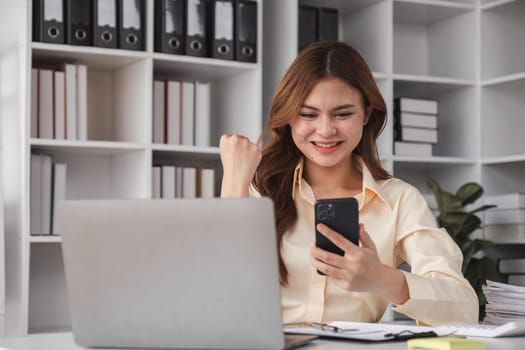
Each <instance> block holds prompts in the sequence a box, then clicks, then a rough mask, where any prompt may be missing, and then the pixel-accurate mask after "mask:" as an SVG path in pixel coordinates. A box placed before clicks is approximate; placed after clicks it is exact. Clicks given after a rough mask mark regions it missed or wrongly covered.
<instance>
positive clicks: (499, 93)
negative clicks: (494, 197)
mask: <svg viewBox="0 0 525 350" xmlns="http://www.w3.org/2000/svg"><path fill="white" fill-rule="evenodd" d="M292 3H293V4H292ZM300 4H303V5H310V6H318V7H332V8H337V9H338V10H339V38H340V40H341V41H344V42H347V43H349V44H351V45H352V46H354V47H355V48H356V49H358V50H359V51H360V52H361V53H362V54H363V56H364V57H365V59H366V60H367V62H368V63H369V65H370V67H371V69H372V71H373V72H374V77H375V78H376V81H377V83H378V85H379V88H380V90H381V92H382V93H383V96H384V98H385V101H386V102H387V106H388V110H389V115H388V123H387V126H386V128H385V130H384V132H383V134H382V135H381V136H380V139H379V142H378V145H379V149H380V156H381V159H382V163H383V165H384V166H386V167H387V168H388V170H390V171H391V172H392V173H393V174H394V176H396V177H400V178H402V179H405V180H407V181H409V182H411V183H413V184H415V185H416V186H417V187H418V188H419V189H420V190H421V191H422V192H423V193H427V194H428V193H430V189H429V188H428V187H427V185H426V179H427V178H428V177H430V176H431V177H433V178H435V179H437V181H438V182H439V183H440V184H442V185H443V186H444V187H445V188H447V189H449V190H451V191H452V190H455V189H457V187H458V186H459V185H461V184H463V183H465V182H467V181H478V182H481V184H482V185H483V186H484V188H485V191H486V193H488V194H497V193H505V192H517V191H525V182H523V181H522V179H521V178H520V174H522V173H523V171H524V170H525V143H524V141H523V140H524V138H523V136H522V130H524V129H525V119H524V118H523V110H524V108H525V100H524V99H523V96H524V95H523V91H525V61H524V60H523V59H522V57H524V56H525V40H524V39H523V37H524V36H525V21H523V18H524V17H525V2H523V1H517V0H492V1H490V0H463V1H443V0H369V1H364V0H346V1H343V0H290V1H287V5H286V6H281V4H280V1H278V0H265V1H264V8H265V11H266V13H267V15H266V16H265V21H267V22H266V23H265V33H264V34H265V36H264V40H265V47H266V50H265V56H264V58H265V59H264V61H263V66H264V71H265V74H264V79H263V83H264V88H263V90H264V100H263V101H264V105H265V106H267V105H268V104H269V102H270V100H271V96H272V93H273V90H274V89H275V86H276V85H277V83H278V81H279V79H280V77H281V76H282V74H283V72H284V70H285V68H286V67H287V65H288V64H289V63H290V62H291V61H292V60H293V58H294V57H295V56H296V55H297V34H298V26H297V16H298V6H299V5H300ZM284 19H286V20H284ZM274 20H275V21H277V22H278V23H277V24H276V25H271V23H270V22H271V21H274ZM282 32H286V33H287V34H285V35H281V33H282ZM273 48H275V50H274V49H273ZM398 96H409V97H416V98H431V99H437V100H438V103H439V112H440V114H439V116H438V130H439V131H438V133H439V143H438V144H437V145H435V146H434V147H433V156H432V157H431V158H422V157H406V156H397V155H394V154H393V147H392V144H393V122H392V111H393V99H394V98H395V97H398Z"/></svg>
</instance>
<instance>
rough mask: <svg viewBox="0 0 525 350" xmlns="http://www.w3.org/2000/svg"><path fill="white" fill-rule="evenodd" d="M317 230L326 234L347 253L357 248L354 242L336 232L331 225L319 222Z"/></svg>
mask: <svg viewBox="0 0 525 350" xmlns="http://www.w3.org/2000/svg"><path fill="white" fill-rule="evenodd" d="M317 230H318V231H319V232H321V233H322V234H323V235H324V236H326V238H328V239H329V240H330V241H331V242H332V243H333V244H335V245H336V246H338V247H339V248H340V249H341V250H343V251H344V252H346V253H349V252H352V251H354V250H355V249H357V246H356V245H355V244H354V243H352V242H350V241H349V240H348V239H346V238H345V237H344V236H342V235H341V234H339V233H337V232H335V231H334V230H332V229H331V228H330V227H328V226H326V225H324V224H318V225H317Z"/></svg>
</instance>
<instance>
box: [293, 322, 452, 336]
mask: <svg viewBox="0 0 525 350" xmlns="http://www.w3.org/2000/svg"><path fill="white" fill-rule="evenodd" d="M329 325H330V326H334V327H338V328H340V329H344V330H347V331H345V332H334V331H331V330H321V329H317V328H312V327H285V328H284V332H285V333H290V334H292V333H293V334H312V335H318V336H322V337H330V338H341V339H354V340H364V341H382V340H391V339H392V337H386V336H385V334H388V333H394V334H397V333H400V332H401V331H411V332H414V333H420V332H428V331H434V332H436V334H437V335H438V336H442V335H447V334H450V333H452V332H453V331H454V330H455V327H439V328H433V327H420V326H409V325H394V324H388V323H367V322H341V321H336V322H331V323H329Z"/></svg>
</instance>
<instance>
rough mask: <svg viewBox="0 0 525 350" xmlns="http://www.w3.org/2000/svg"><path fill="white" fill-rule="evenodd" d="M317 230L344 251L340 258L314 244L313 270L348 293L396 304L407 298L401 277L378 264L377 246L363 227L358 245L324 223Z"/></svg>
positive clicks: (403, 279)
mask: <svg viewBox="0 0 525 350" xmlns="http://www.w3.org/2000/svg"><path fill="white" fill-rule="evenodd" d="M316 229H317V230H318V231H319V232H320V233H321V234H322V235H324V236H325V237H326V238H327V239H329V240H330V241H331V242H332V243H333V244H334V245H336V246H337V247H339V248H340V249H341V250H342V251H343V252H344V256H341V255H338V254H334V253H331V252H328V251H326V250H324V249H321V248H319V247H317V246H316V245H315V244H312V247H311V256H312V265H313V267H314V268H316V269H317V270H318V271H321V272H322V273H323V274H325V275H326V276H327V277H328V278H330V279H332V280H333V281H334V283H335V284H336V285H338V286H339V287H340V288H342V289H344V290H347V291H354V292H369V293H374V294H376V295H379V296H381V297H383V298H385V299H386V300H388V301H390V302H393V303H395V304H398V305H400V304H403V303H404V302H406V301H407V300H408V299H409V297H410V294H409V291H408V285H407V282H406V280H405V277H404V274H403V273H402V272H401V271H399V270H397V269H395V268H393V267H390V266H387V265H384V264H383V263H382V262H381V260H380V259H379V255H378V254H377V249H376V245H375V243H374V241H373V240H372V239H371V238H370V236H369V235H368V233H367V232H366V230H365V227H364V225H363V224H360V225H359V241H360V242H361V246H357V245H355V244H354V243H352V242H350V241H349V240H348V239H346V238H345V237H343V236H342V235H341V234H339V233H338V232H336V231H334V230H332V229H331V228H329V227H328V226H326V225H324V224H318V225H317V227H316Z"/></svg>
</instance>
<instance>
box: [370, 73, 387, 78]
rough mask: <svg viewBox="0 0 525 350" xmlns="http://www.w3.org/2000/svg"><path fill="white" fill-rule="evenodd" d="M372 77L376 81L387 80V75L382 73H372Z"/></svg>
mask: <svg viewBox="0 0 525 350" xmlns="http://www.w3.org/2000/svg"><path fill="white" fill-rule="evenodd" d="M372 75H373V76H374V78H375V79H376V80H387V79H388V74H387V73H383V72H372Z"/></svg>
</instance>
